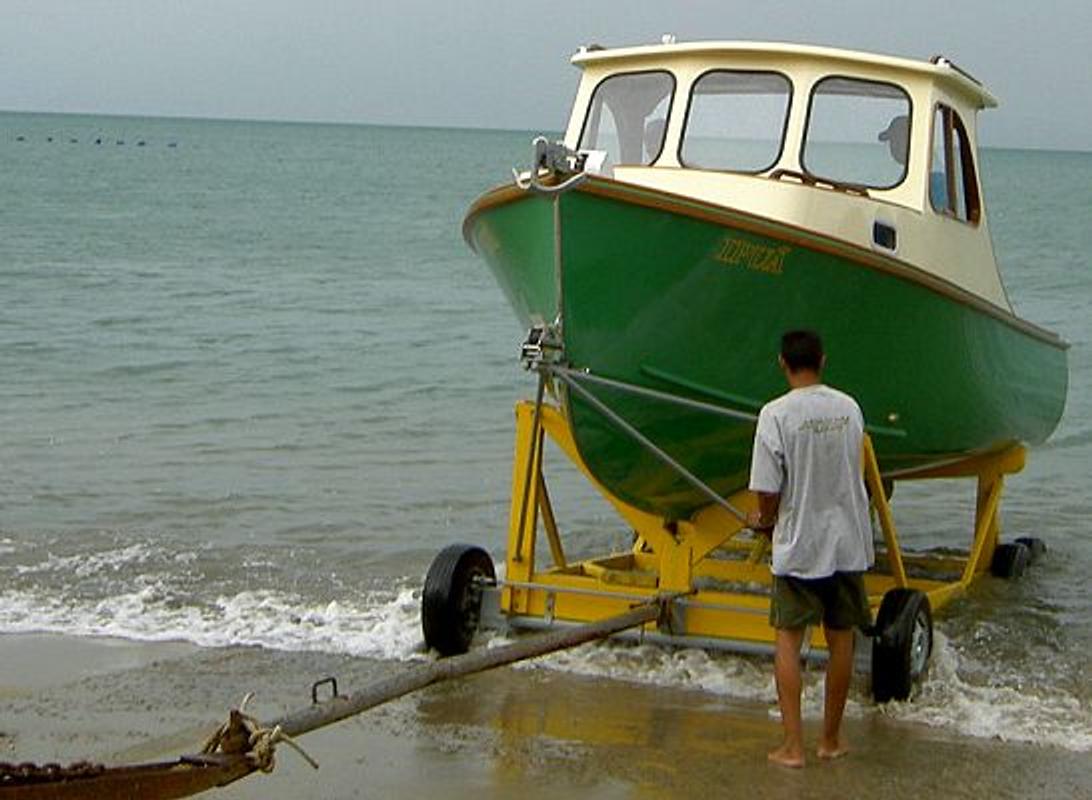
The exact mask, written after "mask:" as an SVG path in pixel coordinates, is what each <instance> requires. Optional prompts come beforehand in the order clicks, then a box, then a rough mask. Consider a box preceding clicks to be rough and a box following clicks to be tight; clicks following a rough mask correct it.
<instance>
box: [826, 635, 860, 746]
mask: <svg viewBox="0 0 1092 800" xmlns="http://www.w3.org/2000/svg"><path fill="white" fill-rule="evenodd" d="M823 633H824V634H825V635H826V637H827V649H828V650H829V651H830V660H829V661H827V682H826V684H827V685H826V696H825V697H824V699H823V735H822V737H821V738H820V739H819V748H818V755H819V758H838V757H839V756H844V755H845V754H846V753H848V752H849V746H848V745H847V744H846V740H845V737H843V736H842V730H841V729H842V712H844V711H845V708H846V697H847V696H848V695H849V683H850V680H851V679H852V677H853V629H852V628H845V629H841V630H839V629H837V628H829V627H825V626H824V628H823Z"/></svg>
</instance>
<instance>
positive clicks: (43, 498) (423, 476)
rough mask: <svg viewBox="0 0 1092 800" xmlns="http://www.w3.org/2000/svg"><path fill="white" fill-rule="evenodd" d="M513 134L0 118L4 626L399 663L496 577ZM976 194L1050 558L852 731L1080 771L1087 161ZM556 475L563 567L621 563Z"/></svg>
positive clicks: (706, 675)
mask: <svg viewBox="0 0 1092 800" xmlns="http://www.w3.org/2000/svg"><path fill="white" fill-rule="evenodd" d="M531 136H532V133H531V132H496V131H468V130H439V129H421V128H386V127H369V126H333V125H310V124H308V125H304V124H275V123H254V122H224V121H198V120H167V119H140V118H122V117H89V116H67V115H65V116H61V115H28V114H0V175H2V176H3V192H2V194H0V632H15V631H54V632H61V633H68V634H85V635H115V636H122V637H128V638H133V639H148V640H168V639H183V640H187V641H191V642H194V643H197V644H199V645H203V646H210V647H212V646H225V645H237V644H247V645H258V646H261V647H267V648H278V649H287V650H313V651H333V652H346V653H352V654H359V655H364V656H372V657H380V658H386V659H396V660H400V659H413V658H419V657H420V649H421V635H420V629H419V624H418V613H419V588H420V584H421V579H422V575H423V574H424V572H425V571H426V570H427V568H428V564H429V562H430V560H431V558H432V557H433V555H434V554H435V553H436V552H437V551H438V550H439V549H440V548H441V547H442V546H443V545H445V544H447V543H450V542H455V541H466V542H471V543H477V544H481V545H483V546H485V547H486V548H488V549H489V550H491V551H492V552H493V553H494V555H495V556H497V557H498V558H500V557H501V556H502V554H503V547H504V534H505V530H506V524H507V519H506V517H507V511H508V497H509V480H510V468H511V464H510V459H511V453H512V434H513V425H512V423H513V415H512V406H513V403H514V402H515V401H516V400H518V399H520V398H522V397H526V396H528V395H529V394H530V393H531V392H532V389H533V387H532V384H531V381H530V379H529V377H528V376H527V375H526V374H525V373H523V372H522V371H521V370H520V369H519V366H518V363H517V359H516V353H517V349H518V344H519V342H520V341H521V339H522V335H523V331H521V330H520V328H519V326H518V325H517V323H516V321H515V318H514V316H513V315H512V314H511V312H510V311H509V309H508V307H507V304H506V303H505V301H504V298H503V297H502V294H501V292H500V290H499V289H498V288H497V286H496V284H495V283H494V281H493V280H492V278H491V276H490V275H489V273H488V270H487V269H486V268H485V267H484V265H483V264H482V263H481V262H479V261H478V260H477V259H476V257H475V256H474V255H473V254H472V253H471V252H470V251H469V249H468V248H467V247H466V245H465V244H464V243H463V241H462V237H461V234H460V223H461V220H462V217H463V214H464V212H465V210H466V208H467V206H468V205H469V203H470V202H471V201H472V200H473V199H474V197H475V196H477V194H479V193H480V192H481V191H482V190H484V189H486V188H487V187H489V186H490V185H494V184H497V183H500V182H503V181H505V180H507V179H508V176H509V169H510V167H511V166H513V165H519V164H522V163H524V162H525V161H526V159H527V158H528V157H529V153H530V148H529V140H530V138H531ZM981 171H982V174H983V181H984V184H985V198H986V203H987V207H988V212H989V216H990V225H991V231H992V233H993V237H994V243H995V247H996V250H997V254H998V257H999V260H1000V262H1001V264H1002V269H1003V274H1004V278H1005V280H1006V284H1007V287H1008V291H1009V295H1010V297H1011V299H1012V301H1013V303H1014V305H1015V306H1016V308H1017V310H1018V312H1019V313H1020V314H1021V315H1022V316H1024V317H1026V318H1028V319H1030V320H1032V321H1034V322H1037V323H1039V324H1041V325H1043V326H1045V327H1047V328H1050V329H1052V330H1055V331H1057V332H1058V333H1059V334H1061V335H1062V336H1063V337H1064V338H1065V339H1067V340H1068V341H1069V342H1070V343H1071V344H1072V349H1071V350H1070V353H1069V355H1070V370H1071V376H1070V380H1071V383H1070V391H1069V399H1068V406H1067V410H1066V414H1065V417H1064V419H1063V421H1062V423H1061V425H1060V427H1059V428H1058V430H1057V432H1056V433H1055V435H1054V436H1053V438H1052V439H1051V441H1050V442H1048V443H1047V444H1046V445H1044V446H1042V447H1039V448H1036V449H1035V450H1034V451H1033V452H1032V453H1031V454H1030V460H1029V465H1028V467H1027V469H1026V470H1025V471H1024V472H1023V473H1021V474H1020V475H1018V476H1015V477H1013V478H1012V479H1010V481H1009V482H1008V484H1007V488H1006V496H1005V505H1004V512H1005V536H1016V535H1036V536H1040V537H1042V538H1044V539H1045V540H1046V541H1047V542H1048V545H1049V547H1050V552H1049V554H1048V556H1047V557H1046V558H1045V559H1044V560H1043V561H1042V562H1040V563H1037V564H1036V565H1035V566H1034V567H1033V568H1032V569H1031V570H1030V571H1029V573H1028V575H1027V576H1026V577H1025V578H1024V579H1022V580H1020V581H1015V582H1008V581H1001V580H996V579H991V578H987V579H984V580H983V581H981V582H979V584H977V585H976V587H975V588H974V590H973V591H972V592H971V593H970V595H969V596H968V597H966V598H964V599H962V600H960V601H958V602H957V603H955V604H953V605H952V606H951V607H950V608H949V609H947V610H946V613H945V614H944V615H943V616H942V617H941V618H940V619H939V620H938V621H937V649H936V654H935V657H934V663H933V667H932V674H931V677H930V680H929V681H928V682H927V683H926V685H925V687H924V689H923V691H922V694H921V696H920V697H919V698H918V699H917V700H916V701H915V702H914V703H911V704H900V705H898V706H895V707H892V708H889V709H886V710H883V711H877V710H876V709H874V708H873V707H871V706H870V704H869V702H868V700H867V698H866V697H865V696H864V695H863V694H857V695H855V698H854V701H853V703H852V705H851V708H850V713H855V714H867V713H888V714H892V715H894V716H896V717H902V718H905V719H907V720H911V721H915V722H924V723H927V724H930V725H938V726H943V727H945V728H948V729H950V730H952V731H955V732H958V733H963V734H968V735H974V736H991V737H993V736H996V737H1001V738H1005V739H1012V740H1018V741H1026V742H1037V743H1041V744H1044V745H1051V746H1059V747H1065V748H1070V749H1076V750H1082V751H1087V750H1092V685H1090V684H1092V681H1090V677H1089V670H1088V666H1087V664H1088V658H1087V654H1088V652H1089V651H1090V649H1092V623H1090V617H1092V598H1090V596H1089V591H1088V587H1089V581H1090V578H1092V540H1090V537H1089V534H1090V532H1092V522H1090V521H1089V518H1090V514H1092V499H1090V497H1089V494H1088V492H1089V467H1088V464H1089V462H1090V460H1092V421H1090V418H1092V413H1090V412H1092V392H1090V388H1092V387H1090V384H1092V272H1090V270H1089V258H1088V254H1089V252H1092V228H1090V226H1089V225H1088V217H1089V211H1090V209H1092V189H1090V188H1089V187H1092V154H1088V153H1058V152H1038V151H1027V150H1004V151H1002V150H986V151H985V152H984V153H983V155H982V164H981ZM908 335H911V334H910V333H909V332H908ZM897 366H898V365H893V368H897ZM911 366H912V367H913V368H914V369H922V365H911ZM922 375H923V380H928V379H929V376H928V371H927V369H924V370H923V371H922ZM558 480H559V481H560V484H561V486H560V489H559V490H558V493H559V494H560V501H559V502H558V512H559V516H560V518H561V523H562V525H563V527H564V529H565V530H567V531H570V532H571V533H572V537H571V542H572V545H571V546H572V547H574V548H576V549H577V550H578V551H584V552H596V551H602V550H603V549H605V548H609V547H611V546H612V545H617V544H618V543H620V542H624V541H625V531H624V530H622V529H621V525H620V524H619V522H618V521H617V520H616V519H615V518H614V517H613V516H612V514H611V513H610V512H609V511H608V510H607V509H606V508H605V506H604V505H603V504H602V503H601V502H600V501H598V500H597V499H595V498H594V497H593V496H592V495H591V493H590V492H589V491H588V490H587V489H586V487H584V486H583V485H582V483H581V481H580V480H579V479H577V478H575V477H572V476H566V474H565V473H564V472H562V473H561V474H560V476H559V478H558ZM970 494H971V486H970V484H963V485H959V486H944V485H940V484H938V485H933V486H917V487H905V488H904V487H900V491H899V493H898V495H897V497H896V505H895V511H896V517H897V519H898V520H899V523H900V526H901V529H902V533H903V536H904V539H905V540H906V541H907V543H908V545H910V546H913V547H930V546H936V545H952V544H966V542H967V541H968V538H969V533H970V529H971V519H972V515H973V502H972V501H971V497H970ZM545 666H548V667H552V668H555V669H563V670H570V671H575V672H580V673H586V674H591V675H603V676H610V677H613V678H619V679H623V680H631V681H643V682H650V683H660V684H669V685H673V686H681V687H686V688H692V689H695V690H701V691H708V692H715V693H718V694H722V695H728V696H732V697H740V698H747V699H756V700H764V701H770V700H772V699H773V688H772V683H771V680H770V670H769V664H768V663H767V662H765V661H763V660H755V659H747V658H742V657H735V656H726V655H709V654H707V653H704V652H701V651H695V650H668V649H663V648H651V647H641V648H633V647H628V646H619V645H614V644H601V645H594V646H590V647H585V648H582V649H580V650H578V651H575V652H571V653H565V654H560V655H558V656H555V657H553V658H551V659H549V660H547V661H546V662H545ZM816 680H817V678H816V677H814V676H813V678H812V679H811V683H812V686H814V684H815V681H816ZM818 697H819V695H818V692H815V691H811V692H810V693H809V700H808V703H810V713H812V714H815V715H818V714H820V713H821V711H820V710H819V708H818V706H817V703H818V702H819V699H818Z"/></svg>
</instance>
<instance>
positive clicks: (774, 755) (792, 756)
mask: <svg viewBox="0 0 1092 800" xmlns="http://www.w3.org/2000/svg"><path fill="white" fill-rule="evenodd" d="M766 760H767V761H769V762H770V763H771V764H777V766H779V767H791V768H792V769H800V768H801V767H803V766H804V751H803V750H801V749H800V748H798V747H789V746H788V745H787V744H783V745H781V746H780V747H779V748H777V749H776V750H771V751H770V752H769V753H767V754H766Z"/></svg>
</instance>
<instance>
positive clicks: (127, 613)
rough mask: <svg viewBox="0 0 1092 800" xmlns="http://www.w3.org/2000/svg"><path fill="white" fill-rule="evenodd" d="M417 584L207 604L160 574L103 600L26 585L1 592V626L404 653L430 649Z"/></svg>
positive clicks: (242, 595)
mask: <svg viewBox="0 0 1092 800" xmlns="http://www.w3.org/2000/svg"><path fill="white" fill-rule="evenodd" d="M419 608H420V601H419V599H418V598H417V595H416V590H414V589H411V588H402V589H398V590H394V591H391V592H374V593H371V594H368V595H365V596H364V597H363V598H362V601H361V602H359V603H349V602H343V601H337V600H333V601H329V602H325V603H322V602H314V601H307V600H304V599H303V598H301V597H299V596H297V595H293V594H291V593H286V592H277V591H265V590H262V591H243V592H238V593H236V594H233V595H227V596H222V597H218V598H216V599H215V600H214V601H213V602H211V603H209V604H207V605H205V606H202V607H198V606H194V605H184V604H180V603H179V602H178V601H177V599H176V598H175V597H174V596H173V593H172V592H171V591H170V589H169V588H168V587H167V586H165V585H164V584H163V582H161V581H155V582H149V583H148V584H147V585H145V586H143V587H141V588H139V589H137V590H135V591H132V592H126V593H122V594H118V595H115V596H112V597H107V598H104V599H102V600H99V601H96V602H90V603H88V602H82V603H81V602H69V601H66V600H65V599H64V598H62V597H42V596H39V595H37V594H35V593H31V592H24V591H6V592H3V593H0V633H31V632H43V633H61V634H69V635H75V636H115V637H120V638H125V639H134V640H138V641H183V642H190V643H192V644H196V645H198V646H201V647H228V646H232V645H243V646H257V647H265V648H268V649H272V650H293V651H317V652H331V653H345V654H348V655H353V656H363V657H371V658H382V659H388V660H404V659H410V658H415V657H420V654H421V653H422V652H423V643H422V640H421V633H420V625H419V622H418V620H419Z"/></svg>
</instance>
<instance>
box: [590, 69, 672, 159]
mask: <svg viewBox="0 0 1092 800" xmlns="http://www.w3.org/2000/svg"><path fill="white" fill-rule="evenodd" d="M674 92H675V79H674V77H672V75H671V73H669V72H631V73H625V74H621V75H612V76H610V77H609V78H607V79H606V80H604V81H602V82H601V83H600V84H599V85H598V86H597V87H595V92H594V93H593V94H592V99H591V104H590V105H589V106H588V115H587V117H585V119H584V131H583V133H582V134H581V135H580V149H581V150H606V151H607V153H608V155H609V156H610V159H611V161H612V162H613V163H615V164H638V165H648V164H651V163H652V162H653V161H655V160H656V159H657V158H659V156H660V151H661V150H663V146H664V134H665V133H666V132H667V117H668V114H669V113H670V111H671V98H672V95H673V94H674Z"/></svg>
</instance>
